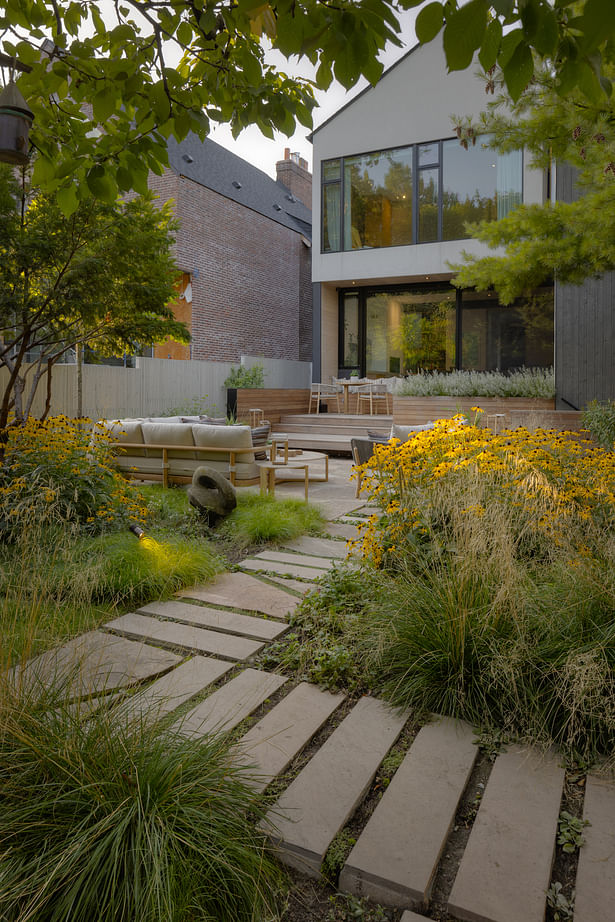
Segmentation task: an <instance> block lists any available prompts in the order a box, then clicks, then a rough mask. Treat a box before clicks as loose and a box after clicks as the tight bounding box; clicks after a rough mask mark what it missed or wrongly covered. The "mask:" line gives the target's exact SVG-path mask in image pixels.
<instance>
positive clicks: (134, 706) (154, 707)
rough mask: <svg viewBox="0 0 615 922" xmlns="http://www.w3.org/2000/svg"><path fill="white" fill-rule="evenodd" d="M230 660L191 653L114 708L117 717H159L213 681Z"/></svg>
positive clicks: (220, 675)
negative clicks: (116, 708)
mask: <svg viewBox="0 0 615 922" xmlns="http://www.w3.org/2000/svg"><path fill="white" fill-rule="evenodd" d="M232 668H233V664H232V663H227V662H224V661H223V660H219V659H212V658H211V657H208V656H193V657H192V658H191V659H189V660H187V661H186V662H185V663H182V664H181V666H177V668H176V669H172V670H171V672H168V673H167V674H166V675H164V676H162V677H161V678H160V679H157V680H156V681H155V682H152V684H151V685H148V687H147V688H144V689H143V690H142V691H138V692H136V694H134V695H131V697H130V698H128V699H127V700H126V701H125V702H124V703H123V705H122V706H121V707H120V708H119V709H118V711H117V714H116V716H117V719H120V720H121V719H127V720H135V719H136V720H159V719H160V718H161V717H164V716H165V714H169V713H170V712H171V711H174V710H175V709H176V708H178V707H179V706H180V704H183V703H184V702H185V701H189V700H190V698H193V697H194V696H195V695H198V694H199V692H202V691H203V689H205V688H207V686H208V685H211V684H212V683H213V682H216V681H217V680H218V679H220V678H221V677H222V676H223V675H225V674H226V673H227V672H228V671H229V670H230V669H232Z"/></svg>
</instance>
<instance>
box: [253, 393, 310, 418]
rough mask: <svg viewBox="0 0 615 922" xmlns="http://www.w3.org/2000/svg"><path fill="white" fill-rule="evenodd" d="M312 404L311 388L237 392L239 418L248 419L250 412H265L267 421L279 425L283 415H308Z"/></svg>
mask: <svg viewBox="0 0 615 922" xmlns="http://www.w3.org/2000/svg"><path fill="white" fill-rule="evenodd" d="M309 402H310V391H309V388H296V389H288V390H287V389H283V388H271V387H264V388H251V387H246V388H243V387H242V388H239V389H238V390H237V418H238V419H240V420H244V419H247V418H248V417H249V415H250V410H252V409H255V408H258V409H260V410H262V411H263V413H264V416H265V419H268V420H269V421H270V422H271V423H279V422H280V416H281V415H285V416H286V415H289V414H294V413H307V412H308V407H309Z"/></svg>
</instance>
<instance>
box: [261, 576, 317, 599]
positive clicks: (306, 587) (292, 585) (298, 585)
mask: <svg viewBox="0 0 615 922" xmlns="http://www.w3.org/2000/svg"><path fill="white" fill-rule="evenodd" d="M267 579H270V580H271V581H272V582H273V583H278V585H279V586H284V588H285V589H292V590H293V592H300V593H301V595H305V593H306V592H311V591H312V589H313V588H314V587H313V586H310V584H309V583H302V582H301V581H300V580H298V579H292V577H290V576H286V577H284V576H273V575H272V574H271V573H270V574H269V575H268V576H267ZM297 601H300V599H298V600H297Z"/></svg>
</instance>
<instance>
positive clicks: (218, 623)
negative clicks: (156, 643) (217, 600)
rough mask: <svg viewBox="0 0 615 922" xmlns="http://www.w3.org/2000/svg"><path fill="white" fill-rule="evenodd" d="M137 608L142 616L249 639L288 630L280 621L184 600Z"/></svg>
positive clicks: (275, 636)
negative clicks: (179, 622)
mask: <svg viewBox="0 0 615 922" xmlns="http://www.w3.org/2000/svg"><path fill="white" fill-rule="evenodd" d="M139 611H140V612H143V613H144V614H146V615H154V616H156V617H162V618H169V619H172V620H174V621H182V622H184V623H185V624H194V625H196V626H200V627H208V628H214V630H216V631H222V632H223V633H225V634H239V635H240V636H243V637H250V638H252V639H253V640H275V639H276V638H278V637H280V635H281V634H284V632H285V631H287V630H288V627H287V625H285V624H280V622H279V621H266V620H265V619H264V618H254V617H251V616H250V615H238V614H237V613H236V612H232V611H220V609H216V608H206V607H205V606H204V605H190V604H188V603H186V602H151V603H150V604H149V605H144V606H143V608H140V609H139Z"/></svg>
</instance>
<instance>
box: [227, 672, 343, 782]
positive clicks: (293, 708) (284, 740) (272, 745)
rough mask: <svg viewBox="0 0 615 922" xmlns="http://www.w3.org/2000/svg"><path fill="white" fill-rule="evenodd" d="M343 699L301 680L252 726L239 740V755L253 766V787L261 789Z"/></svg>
mask: <svg viewBox="0 0 615 922" xmlns="http://www.w3.org/2000/svg"><path fill="white" fill-rule="evenodd" d="M344 698H345V696H344V695H343V694H341V693H340V694H335V695H333V694H331V693H330V692H326V691H321V690H320V689H319V688H317V687H316V686H315V685H309V684H308V683H307V682H302V683H301V684H300V685H298V686H297V687H296V688H294V689H293V690H292V691H291V692H290V693H289V694H288V695H287V696H286V698H284V699H283V700H282V701H280V703H279V704H277V705H276V706H275V707H274V708H273V710H271V711H270V712H269V713H268V714H266V715H265V717H263V719H262V720H260V721H259V722H258V723H257V724H255V725H254V726H253V727H251V728H250V729H249V730H248V732H247V733H246V734H245V736H242V738H241V739H240V741H239V743H238V758H239V759H240V761H242V762H245V763H250V764H252V765H255V766H256V771H257V775H258V778H257V779H256V778H255V780H254V781H253V782H252V786H253V787H254V788H256V789H257V790H259V791H263V790H264V789H265V788H266V787H267V785H268V784H269V782H270V781H272V780H273V779H274V778H275V777H276V776H277V775H279V774H281V773H282V772H283V771H284V770H285V769H286V768H287V767H288V765H290V763H291V762H292V760H293V759H294V757H295V756H296V755H297V754H298V753H299V752H301V750H302V749H303V747H304V746H305V745H306V744H307V743H308V742H309V741H310V739H311V738H312V737H313V736H314V734H315V733H316V732H317V731H318V730H320V728H321V727H322V725H323V724H324V723H325V721H326V720H328V719H329V717H330V716H331V714H332V713H333V712H334V711H335V709H336V708H337V707H338V706H339V705H340V704H341V703H342V701H343V700H344Z"/></svg>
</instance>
